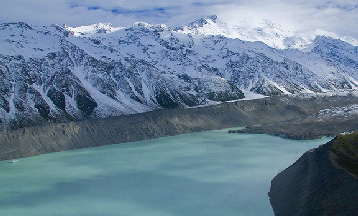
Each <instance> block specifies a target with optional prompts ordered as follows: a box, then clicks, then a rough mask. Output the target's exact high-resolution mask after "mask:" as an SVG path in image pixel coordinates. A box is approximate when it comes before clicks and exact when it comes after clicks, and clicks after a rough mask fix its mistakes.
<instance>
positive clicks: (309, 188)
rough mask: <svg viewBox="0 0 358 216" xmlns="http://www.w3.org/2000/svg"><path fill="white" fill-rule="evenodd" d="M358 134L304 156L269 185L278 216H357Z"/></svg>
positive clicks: (338, 138)
mask: <svg viewBox="0 0 358 216" xmlns="http://www.w3.org/2000/svg"><path fill="white" fill-rule="evenodd" d="M357 176H358V132H356V133H354V134H349V135H340V136H338V137H336V138H335V139H334V140H332V141H330V142H328V143H327V144H325V145H322V146H320V147H319V148H317V149H312V150H310V151H308V152H306V153H305V154H304V155H302V157H301V158H300V159H298V160H297V161H296V162H295V163H294V164H293V165H291V166H290V167H289V168H287V169H286V170H284V171H283V172H281V173H280V174H278V175H277V176H276V177H275V178H274V179H273V180H272V182H271V189H270V192H269V197H270V202H271V205H272V207H273V210H274V213H275V215H277V216H286V215H290V216H292V215H327V216H328V215H357V214H358V205H357V200H358V179H357Z"/></svg>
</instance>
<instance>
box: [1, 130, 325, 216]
mask: <svg viewBox="0 0 358 216" xmlns="http://www.w3.org/2000/svg"><path fill="white" fill-rule="evenodd" d="M227 131H228V129H223V130H216V131H208V132H199V133H190V134H183V135H178V136H172V137H165V138H159V139H154V140H146V141H140V142H132V143H125V144H116V145H108V146H101V147H95V148H88V149H79V150H73V151H66V152H57V153H51V154H45V155H40V156H36V157H30V158H23V159H20V160H19V162H17V163H8V161H1V162H0V215H9V216H10V215H11V216H25V215H26V216H62V215H64V216H68V215H71V216H94V215H95V216H122V215H123V216H132V215H133V216H138V215H139V216H142V215H143V216H179V215H180V216H188V215H195V216H201V215H202V216H211V215H212V216H233V215H235V216H237V215H243V216H248V215H253V216H257V215H260V216H265V215H273V211H272V208H271V206H270V203H269V198H268V196H267V192H268V191H269V189H270V181H271V179H272V178H273V177H274V176H275V175H276V174H277V173H278V172H280V171H282V170H283V169H285V168H286V167H288V166H289V165H291V164H292V163H293V162H295V161H296V160H297V159H298V158H299V157H300V156H301V155H302V154H303V153H304V152H305V151H307V150H309V149H311V148H315V147H318V146H319V145H320V144H324V143H326V142H328V141H329V140H330V139H331V138H324V139H320V140H313V141H295V140H287V139H282V138H279V137H275V136H270V135H264V134H229V133H227Z"/></svg>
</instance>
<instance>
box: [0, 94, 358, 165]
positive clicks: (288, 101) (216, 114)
mask: <svg viewBox="0 0 358 216" xmlns="http://www.w3.org/2000/svg"><path fill="white" fill-rule="evenodd" d="M357 103H358V97H357V96H355V95H354V94H346V95H323V96H322V95H311V96H309V97H298V96H289V95H283V96H276V97H269V98H261V99H256V100H243V101H235V102H227V103H222V104H219V105H212V106H206V107H198V108H191V109H184V108H177V109H162V110H155V111H151V112H146V113H140V114H133V115H127V116H118V117H110V118H104V119H95V120H85V121H78V122H69V123H51V124H45V125H39V126H34V127H28V128H22V129H18V130H14V131H10V132H6V133H3V134H0V147H1V152H0V160H9V159H16V158H23V157H30V156H35V155H39V154H45V153H50V152H57V151H66V150H73V149H78V148H88V147H95V146H101V145H109V144H114V143H126V142H132V141H140V140H147V139H153V138H159V137H165V136H173V135H178V134H183V133H191V132H200V131H209V130H217V129H224V128H231V127H244V126H252V125H268V126H269V125H279V123H284V122H288V123H290V122H295V121H296V122H297V121H299V120H300V119H304V118H307V117H308V116H312V115H314V114H317V113H318V112H319V111H320V110H324V109H327V108H332V107H342V106H349V105H352V104H357ZM342 122H343V124H344V122H345V121H342ZM267 128H269V127H267ZM298 131H299V130H298ZM342 132H345V131H342ZM265 133H269V132H265ZM269 134H270V133H269ZM288 138H289V137H288Z"/></svg>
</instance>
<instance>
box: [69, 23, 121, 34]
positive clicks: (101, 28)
mask: <svg viewBox="0 0 358 216" xmlns="http://www.w3.org/2000/svg"><path fill="white" fill-rule="evenodd" d="M63 28H64V29H66V30H68V31H70V32H72V34H73V35H74V36H85V35H87V36H90V35H94V34H103V33H111V32H115V31H118V30H119V29H122V28H123V27H114V26H113V25H112V24H111V23H97V24H92V25H88V26H79V27H69V26H66V25H64V26H63Z"/></svg>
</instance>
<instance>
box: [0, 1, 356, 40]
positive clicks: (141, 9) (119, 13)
mask: <svg viewBox="0 0 358 216" xmlns="http://www.w3.org/2000/svg"><path fill="white" fill-rule="evenodd" d="M0 1H1V7H0V23H4V22H26V23H29V24H32V25H38V26H40V25H50V24H59V25H62V24H66V25H68V26H71V27H76V26H81V25H90V24H94V23H112V24H113V25H114V26H116V27H124V26H130V25H132V24H133V23H134V22H139V21H144V22H147V23H150V24H166V25H167V26H169V27H172V28H174V27H178V26H182V25H186V24H188V23H190V22H193V21H195V20H196V19H199V18H201V17H206V16H210V15H217V16H218V19H219V20H221V21H223V22H226V23H229V24H235V23H236V22H238V21H240V20H244V19H246V20H251V19H268V20H271V21H272V22H274V23H276V24H279V25H281V26H282V27H283V28H285V29H287V30H289V31H291V32H305V31H309V30H314V29H316V28H318V29H322V30H326V31H331V32H334V33H336V34H337V35H338V36H351V37H354V38H356V39H358V26H357V25H358V24H357V23H358V1H357V0H332V1H328V0H205V1H204V0H11V1H9V0H0Z"/></svg>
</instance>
